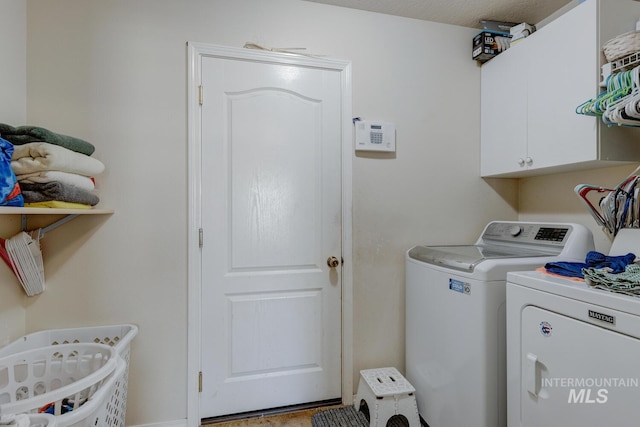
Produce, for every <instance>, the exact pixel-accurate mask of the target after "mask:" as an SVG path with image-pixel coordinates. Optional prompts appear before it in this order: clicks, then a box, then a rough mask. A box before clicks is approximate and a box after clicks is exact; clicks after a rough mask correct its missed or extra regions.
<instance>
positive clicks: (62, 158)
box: [11, 142, 104, 177]
mask: <svg viewBox="0 0 640 427" xmlns="http://www.w3.org/2000/svg"><path fill="white" fill-rule="evenodd" d="M11 159H12V160H11V168H12V169H13V171H14V172H15V174H16V175H24V174H27V173H33V172H40V171H44V170H55V171H62V172H70V173H76V174H79V175H84V176H88V177H92V176H96V175H100V174H101V173H102V172H103V171H104V164H102V162H101V161H100V160H98V159H94V158H93V157H89V156H87V155H85V154H80V153H78V152H75V151H72V150H69V149H67V148H64V147H61V146H59V145H53V144H49V143H47V142H31V143H29V144H24V145H16V146H15V147H14V151H13V156H12V157H11Z"/></svg>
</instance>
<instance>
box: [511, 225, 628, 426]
mask: <svg viewBox="0 0 640 427" xmlns="http://www.w3.org/2000/svg"><path fill="white" fill-rule="evenodd" d="M629 252H631V253H634V254H636V255H639V254H640V229H623V230H621V231H620V233H619V234H618V236H617V237H616V239H615V240H614V242H613V245H612V247H611V251H610V255H625V254H627V253H629ZM507 281H508V283H507V390H508V403H507V405H508V406H507V408H508V411H507V412H508V416H507V418H508V426H509V427H521V426H522V427H534V426H535V427H548V426H561V425H563V426H580V427H596V426H597V427H602V426H616V427H632V426H633V427H636V426H638V425H640V421H639V416H638V407H639V406H640V384H639V383H640V298H638V297H633V296H625V295H621V294H616V293H612V292H609V291H606V290H601V289H596V288H592V287H589V285H587V284H585V283H581V282H576V281H573V280H568V279H563V278H556V277H551V276H549V275H546V274H544V273H540V272H535V271H534V272H522V273H509V274H508V275H507Z"/></svg>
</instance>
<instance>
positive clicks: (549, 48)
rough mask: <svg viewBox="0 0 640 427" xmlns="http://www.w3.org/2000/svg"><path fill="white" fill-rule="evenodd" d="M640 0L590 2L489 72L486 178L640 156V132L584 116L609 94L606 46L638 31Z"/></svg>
mask: <svg viewBox="0 0 640 427" xmlns="http://www.w3.org/2000/svg"><path fill="white" fill-rule="evenodd" d="M638 17H640V2H636V1H633V0H587V1H585V2H583V3H581V4H579V5H577V6H576V7H575V8H573V9H571V10H569V11H568V12H567V13H565V14H563V15H561V16H560V17H558V18H557V19H555V20H554V21H552V22H550V23H549V24H547V25H545V26H544V27H542V28H539V29H538V31H536V32H535V33H533V34H532V35H530V36H529V37H527V38H526V39H525V40H523V41H522V42H520V43H518V44H516V45H514V46H512V47H511V48H510V49H508V50H507V51H505V52H503V53H502V54H500V55H498V56H497V57H495V58H493V59H492V60H491V61H489V62H487V63H486V64H484V65H483V67H482V69H481V94H482V96H481V112H480V117H481V167H480V170H481V171H480V173H481V175H482V176H485V177H490V176H496V177H521V176H531V175H541V174H545V173H556V172H565V171H571V170H578V169H588V168H596V167H605V166H614V165H619V164H623V163H624V162H637V161H639V160H640V129H636V128H627V127H608V126H607V125H605V124H604V123H602V120H601V118H599V117H592V116H585V115H579V114H576V112H575V110H576V107H577V106H578V105H580V104H581V103H582V102H584V100H586V99H592V98H595V97H596V96H597V95H598V93H599V92H600V91H601V89H600V88H599V82H600V67H601V66H602V64H603V63H604V62H605V59H604V55H602V45H603V44H604V43H606V42H607V41H608V40H610V39H612V38H613V37H616V36H617V35H619V34H622V33H624V32H626V31H629V30H631V29H633V28H635V23H636V20H637V19H638Z"/></svg>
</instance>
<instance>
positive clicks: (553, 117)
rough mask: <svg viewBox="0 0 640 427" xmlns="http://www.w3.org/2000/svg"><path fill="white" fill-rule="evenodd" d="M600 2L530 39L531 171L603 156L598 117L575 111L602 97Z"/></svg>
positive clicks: (586, 5) (571, 13)
mask: <svg viewBox="0 0 640 427" xmlns="http://www.w3.org/2000/svg"><path fill="white" fill-rule="evenodd" d="M597 5H598V2H597V1H595V0H592V1H588V2H585V3H582V4H580V5H579V6H577V7H576V8H574V9H572V10H571V11H569V12H567V13H566V14H564V15H562V16H560V17H559V18H557V19H556V20H555V21H553V22H551V23H549V24H548V25H546V26H545V27H543V28H542V29H541V30H540V31H538V32H536V33H534V34H533V35H531V36H530V37H529V38H528V39H527V40H526V42H527V43H528V46H527V47H528V48H529V49H530V51H529V55H530V58H531V60H530V61H529V69H528V79H529V92H528V95H529V121H528V128H527V132H528V138H527V141H528V145H527V153H528V156H529V157H530V158H531V159H532V164H531V166H530V167H531V168H535V169H537V168H545V167H550V166H557V165H569V164H572V163H577V162H584V161H588V160H595V159H597V157H598V151H597V149H598V141H597V135H598V132H597V126H598V124H597V121H598V120H599V119H598V118H595V117H590V116H584V115H579V114H577V113H576V112H575V110H576V107H577V106H578V105H580V104H581V103H582V102H584V101H586V100H588V99H591V98H593V97H595V96H596V95H597V94H598V80H599V68H598V65H599V50H598V42H597V32H598V31H597V28H598V18H597V16H598V10H597Z"/></svg>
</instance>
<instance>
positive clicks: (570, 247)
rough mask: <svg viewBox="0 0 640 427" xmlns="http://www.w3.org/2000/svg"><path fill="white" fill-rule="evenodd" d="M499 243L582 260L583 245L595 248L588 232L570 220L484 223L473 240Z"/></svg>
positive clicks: (479, 243) (481, 243) (480, 242)
mask: <svg viewBox="0 0 640 427" xmlns="http://www.w3.org/2000/svg"><path fill="white" fill-rule="evenodd" d="M476 244H478V245H483V244H494V245H495V244H498V245H503V244H506V245H510V246H511V245H522V246H526V247H538V248H540V249H543V250H544V249H548V250H552V251H555V252H557V253H558V254H560V253H567V254H572V253H573V252H575V251H578V249H576V248H580V249H579V254H577V253H574V254H573V256H572V258H577V259H582V260H583V259H584V256H585V255H586V254H585V253H584V247H585V245H586V247H588V248H591V249H590V250H593V248H594V247H595V246H594V244H593V235H592V234H591V231H590V230H589V229H588V228H586V227H585V226H583V225H580V224H573V223H547V222H521V221H493V222H490V223H489V224H487V226H486V227H485V229H484V231H483V233H482V235H481V236H480V239H479V240H478V242H477V243H476Z"/></svg>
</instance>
